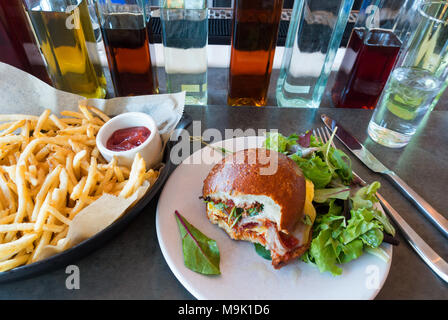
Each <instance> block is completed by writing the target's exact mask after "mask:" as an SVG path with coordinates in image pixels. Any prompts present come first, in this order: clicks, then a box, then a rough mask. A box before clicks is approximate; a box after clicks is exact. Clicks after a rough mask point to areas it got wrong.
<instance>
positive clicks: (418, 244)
mask: <svg viewBox="0 0 448 320" xmlns="http://www.w3.org/2000/svg"><path fill="white" fill-rule="evenodd" d="M335 130H337V127H336V128H335ZM313 134H314V136H315V137H318V138H319V139H320V140H321V141H322V142H323V143H327V142H328V140H330V137H331V134H330V131H329V130H328V128H317V129H315V130H313ZM331 146H332V147H333V148H335V149H336V146H335V144H334V142H333V141H331ZM352 173H353V176H354V177H355V178H356V179H358V180H359V181H360V182H361V185H363V186H364V185H366V182H365V181H364V180H363V179H361V178H360V177H359V176H358V175H357V174H356V173H355V172H352ZM376 196H377V198H378V200H379V201H380V203H381V205H382V206H383V208H384V209H385V211H386V213H388V215H389V217H390V218H391V219H392V220H393V221H394V222H395V224H396V225H397V226H398V228H399V229H400V231H401V233H402V234H403V236H404V238H405V239H406V241H407V242H408V243H409V244H410V245H411V247H412V248H413V249H414V250H415V252H417V254H418V255H419V256H420V258H422V260H423V261H424V262H425V263H426V264H427V265H428V266H429V267H430V268H431V270H432V271H433V272H434V273H435V274H437V275H438V276H439V277H440V278H442V280H443V281H445V282H446V283H448V263H447V262H446V261H445V260H443V259H442V257H440V256H439V255H438V254H437V252H435V251H434V250H433V249H432V248H431V247H430V246H429V245H428V244H427V243H426V242H425V241H424V240H423V239H422V238H421V237H420V236H419V235H418V234H417V233H416V232H415V231H414V230H413V229H412V228H411V226H410V225H409V224H407V222H406V221H405V220H404V219H403V218H402V217H401V216H400V214H399V213H398V212H397V211H396V210H395V209H394V208H392V206H391V205H390V204H389V202H387V201H386V199H384V198H383V196H381V195H380V194H379V193H378V192H377V193H376Z"/></svg>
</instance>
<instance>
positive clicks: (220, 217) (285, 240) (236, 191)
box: [202, 148, 316, 269]
mask: <svg viewBox="0 0 448 320" xmlns="http://www.w3.org/2000/svg"><path fill="white" fill-rule="evenodd" d="M269 168H270V169H272V168H275V170H270V171H271V172H268V171H269V170H267V169H269ZM266 172H268V174H266ZM313 196H314V186H313V183H312V182H311V181H309V180H307V179H305V177H304V175H303V173H302V171H301V170H300V168H299V167H298V165H297V164H296V163H295V162H294V161H293V160H291V159H290V158H288V157H287V156H286V155H284V154H282V153H279V152H277V151H274V150H268V149H264V148H254V149H246V150H241V151H238V152H235V153H233V154H231V155H228V156H226V157H225V158H223V159H222V161H221V162H219V163H218V164H216V165H215V166H214V167H213V168H212V169H211V171H210V172H209V174H208V176H207V178H206V179H205V180H204V185H203V190H202V197H203V199H204V201H205V202H206V212H207V217H208V219H209V220H210V222H211V223H213V224H217V225H218V226H219V227H220V228H222V229H223V230H224V231H225V232H226V233H227V234H228V235H229V236H230V237H231V238H232V239H234V240H245V241H250V242H253V243H256V244H259V245H261V246H263V247H264V248H265V249H267V250H269V251H270V255H271V260H272V265H273V267H274V268H275V269H279V268H281V267H283V266H284V265H286V264H288V263H289V262H291V261H293V260H295V259H296V258H298V257H300V256H301V255H302V254H303V253H304V252H306V251H307V250H308V248H309V246H310V243H311V239H312V231H311V230H312V225H313V223H314V220H315V218H316V211H315V209H314V207H313V205H312V200H313Z"/></svg>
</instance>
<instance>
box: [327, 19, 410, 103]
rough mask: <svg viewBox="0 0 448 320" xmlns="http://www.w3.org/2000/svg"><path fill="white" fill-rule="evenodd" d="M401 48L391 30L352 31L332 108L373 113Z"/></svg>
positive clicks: (333, 94)
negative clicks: (356, 109)
mask: <svg viewBox="0 0 448 320" xmlns="http://www.w3.org/2000/svg"><path fill="white" fill-rule="evenodd" d="M400 47H401V41H400V40H399V39H398V38H397V36H396V35H395V34H394V33H393V32H392V31H390V30H382V29H373V30H365V29H362V28H355V29H353V32H352V35H351V37H350V40H349V43H348V45H347V49H346V52H345V56H344V58H343V60H342V64H341V66H340V68H339V71H338V74H337V75H336V81H335V84H334V86H333V89H332V99H333V103H334V105H335V106H336V107H338V108H363V109H374V108H375V105H376V103H377V100H378V98H379V96H380V95H381V92H382V90H383V88H384V85H385V84H386V81H387V79H388V77H389V74H390V72H391V70H392V68H393V66H394V64H395V61H396V59H397V56H398V53H399V51H400Z"/></svg>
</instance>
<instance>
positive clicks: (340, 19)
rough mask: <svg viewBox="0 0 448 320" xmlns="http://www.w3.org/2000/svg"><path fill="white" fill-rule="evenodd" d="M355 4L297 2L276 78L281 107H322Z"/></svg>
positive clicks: (345, 0) (346, 1) (344, 0)
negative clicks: (334, 62) (325, 91)
mask: <svg viewBox="0 0 448 320" xmlns="http://www.w3.org/2000/svg"><path fill="white" fill-rule="evenodd" d="M352 5H353V0H334V1H317V2H316V1H311V0H297V1H295V2H294V7H293V13H292V16H291V21H290V24H289V29H288V36H287V38H286V44H285V52H284V54H283V61H282V67H281V69H280V76H279V79H278V81H277V90H276V96H277V104H278V105H279V106H282V107H304V108H317V107H319V105H320V102H321V100H322V96H323V93H324V89H325V86H326V85H327V81H328V76H329V74H330V71H331V67H332V65H333V61H334V58H335V56H336V52H337V50H338V48H339V44H340V42H341V38H342V35H343V33H344V29H345V26H346V24H347V20H348V17H349V14H350V10H351V8H352Z"/></svg>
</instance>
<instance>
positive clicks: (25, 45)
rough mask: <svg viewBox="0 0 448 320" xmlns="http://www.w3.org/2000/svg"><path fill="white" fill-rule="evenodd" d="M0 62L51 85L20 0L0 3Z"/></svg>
mask: <svg viewBox="0 0 448 320" xmlns="http://www.w3.org/2000/svg"><path fill="white" fill-rule="evenodd" d="M0 62H4V63H7V64H10V65H12V66H14V67H16V68H19V69H21V70H23V71H25V72H28V73H30V74H32V75H34V76H35V77H38V78H39V79H41V80H42V81H45V82H47V83H49V84H50V83H51V81H50V78H49V77H48V73H47V70H46V66H45V62H44V61H43V59H42V56H41V54H40V51H39V47H38V46H37V43H36V41H35V39H34V35H33V30H32V29H31V26H30V25H29V23H28V18H27V16H26V13H25V10H24V8H23V5H22V1H21V0H8V1H0Z"/></svg>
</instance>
